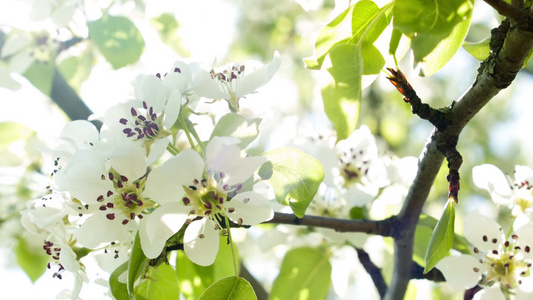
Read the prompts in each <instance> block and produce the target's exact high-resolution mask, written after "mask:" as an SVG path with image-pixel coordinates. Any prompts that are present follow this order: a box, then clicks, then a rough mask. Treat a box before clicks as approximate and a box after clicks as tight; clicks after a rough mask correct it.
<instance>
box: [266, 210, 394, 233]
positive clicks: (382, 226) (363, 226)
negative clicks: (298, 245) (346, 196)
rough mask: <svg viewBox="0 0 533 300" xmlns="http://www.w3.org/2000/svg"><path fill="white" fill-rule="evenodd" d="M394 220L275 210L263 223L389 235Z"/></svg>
mask: <svg viewBox="0 0 533 300" xmlns="http://www.w3.org/2000/svg"><path fill="white" fill-rule="evenodd" d="M395 221H396V219H395V218H394V217H392V218H388V219H385V220H379V221H371V220H342V219H335V218H326V217H317V216H304V217H303V218H298V217H297V216H295V215H294V214H286V213H280V212H276V213H274V218H273V219H272V220H270V221H267V222H265V223H272V224H289V225H303V226H313V227H323V228H331V229H335V230H336V231H339V232H364V233H368V234H377V235H381V236H391V233H392V230H393V227H394V223H395Z"/></svg>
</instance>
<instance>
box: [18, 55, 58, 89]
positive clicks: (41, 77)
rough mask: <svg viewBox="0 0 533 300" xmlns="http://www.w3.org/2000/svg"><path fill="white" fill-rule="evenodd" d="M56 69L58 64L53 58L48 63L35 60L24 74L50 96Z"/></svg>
mask: <svg viewBox="0 0 533 300" xmlns="http://www.w3.org/2000/svg"><path fill="white" fill-rule="evenodd" d="M54 59H55V55H54ZM55 70H56V66H55V63H54V61H53V60H51V61H49V62H46V63H45V62H41V61H38V60H35V61H34V62H33V63H32V64H31V66H30V67H29V68H28V69H27V70H26V71H25V72H24V74H22V75H24V77H26V78H27V79H28V80H29V81H30V82H31V84H33V86H35V87H36V88H37V89H38V90H39V91H41V92H42V93H43V94H45V95H47V96H50V93H51V92H52V82H53V80H54V73H55Z"/></svg>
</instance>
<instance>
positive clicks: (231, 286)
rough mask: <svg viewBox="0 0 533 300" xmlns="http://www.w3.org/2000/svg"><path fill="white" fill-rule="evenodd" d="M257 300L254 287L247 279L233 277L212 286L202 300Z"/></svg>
mask: <svg viewBox="0 0 533 300" xmlns="http://www.w3.org/2000/svg"><path fill="white" fill-rule="evenodd" d="M253 299H257V297H256V296H255V292H254V289H253V288H252V285H251V284H250V283H249V282H248V281H246V279H244V278H241V277H237V276H231V277H226V278H224V279H220V280H219V281H217V282H215V283H213V284H212V285H210V286H209V287H208V288H207V290H205V292H204V293H203V294H202V296H200V300H253Z"/></svg>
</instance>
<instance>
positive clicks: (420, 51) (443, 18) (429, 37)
mask: <svg viewBox="0 0 533 300" xmlns="http://www.w3.org/2000/svg"><path fill="white" fill-rule="evenodd" d="M472 8H473V1H472V0H396V1H395V2H394V9H393V16H394V27H395V28H398V29H399V30H401V31H402V32H403V33H404V34H405V35H407V36H409V37H411V39H412V49H413V53H414V55H415V60H416V61H417V62H418V61H422V60H423V59H424V58H425V57H426V56H427V55H428V54H429V53H430V52H431V51H433V49H435V47H436V46H437V45H438V44H439V42H440V41H442V40H443V39H444V38H446V37H447V36H448V35H450V34H451V32H452V30H453V28H454V27H455V25H457V24H458V23H459V22H461V21H464V20H465V19H466V18H467V17H468V16H469V15H470V14H471V11H472Z"/></svg>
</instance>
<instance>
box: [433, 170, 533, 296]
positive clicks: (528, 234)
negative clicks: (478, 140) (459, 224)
mask: <svg viewBox="0 0 533 300" xmlns="http://www.w3.org/2000/svg"><path fill="white" fill-rule="evenodd" d="M472 173H473V178H474V183H475V184H476V186H478V187H479V188H481V189H484V190H486V191H488V192H489V193H490V195H491V197H492V199H493V201H494V202H495V203H496V204H497V205H502V206H506V207H508V208H510V209H511V212H512V220H513V222H512V226H511V228H510V229H509V230H507V231H504V229H503V228H502V227H501V226H500V225H499V224H498V223H496V222H495V221H494V220H492V219H491V218H489V217H487V216H484V215H482V214H481V213H479V212H477V211H476V212H473V213H470V214H468V215H467V216H466V217H465V219H464V230H463V231H464V235H465V237H466V238H467V240H468V241H469V242H470V243H472V245H473V247H472V249H471V250H472V251H471V253H470V254H457V255H452V256H448V257H445V258H444V259H442V260H441V261H440V262H439V263H438V264H437V267H438V268H439V269H440V270H441V271H442V273H443V274H444V277H445V278H446V281H448V283H449V284H450V285H451V286H452V287H453V288H455V289H457V290H466V289H470V288H473V287H474V286H476V285H479V286H480V287H481V288H482V290H481V291H479V292H478V293H476V299H509V298H510V297H511V296H514V298H515V299H531V296H532V294H533V289H532V286H533V285H532V284H533V281H532V279H533V278H532V277H531V266H532V264H533V223H532V222H531V208H530V206H531V201H532V200H533V198H532V196H533V189H532V185H531V184H530V183H531V182H532V180H533V170H532V169H531V168H529V167H526V166H516V168H515V175H514V180H513V179H511V178H509V177H507V176H505V175H504V173H503V172H502V171H501V170H500V169H498V168H497V167H496V166H494V165H489V164H485V165H481V166H476V167H474V169H473V172H472Z"/></svg>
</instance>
